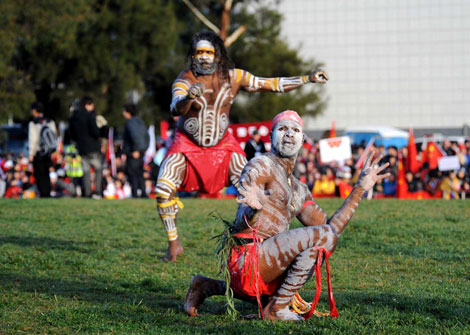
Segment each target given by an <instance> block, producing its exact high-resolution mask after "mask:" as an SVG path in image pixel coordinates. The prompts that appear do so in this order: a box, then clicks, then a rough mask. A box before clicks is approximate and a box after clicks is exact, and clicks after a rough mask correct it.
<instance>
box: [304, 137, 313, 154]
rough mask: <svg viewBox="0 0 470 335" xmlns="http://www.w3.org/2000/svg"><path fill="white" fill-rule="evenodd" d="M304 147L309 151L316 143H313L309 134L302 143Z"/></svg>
mask: <svg viewBox="0 0 470 335" xmlns="http://www.w3.org/2000/svg"><path fill="white" fill-rule="evenodd" d="M302 147H303V148H304V149H305V150H307V151H308V152H310V151H312V149H313V147H314V145H313V141H312V140H311V139H310V138H309V137H308V136H305V142H304V144H303V145H302Z"/></svg>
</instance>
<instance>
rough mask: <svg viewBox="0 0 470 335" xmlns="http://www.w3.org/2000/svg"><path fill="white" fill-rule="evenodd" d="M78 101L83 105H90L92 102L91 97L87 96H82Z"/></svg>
mask: <svg viewBox="0 0 470 335" xmlns="http://www.w3.org/2000/svg"><path fill="white" fill-rule="evenodd" d="M80 102H81V103H82V106H83V107H85V106H86V105H91V104H92V103H93V98H92V97H89V96H87V95H86V96H84V97H83V98H82V99H81V100H80Z"/></svg>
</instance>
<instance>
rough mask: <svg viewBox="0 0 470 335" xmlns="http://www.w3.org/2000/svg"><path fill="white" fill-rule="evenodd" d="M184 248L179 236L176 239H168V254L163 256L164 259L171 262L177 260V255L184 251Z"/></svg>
mask: <svg viewBox="0 0 470 335" xmlns="http://www.w3.org/2000/svg"><path fill="white" fill-rule="evenodd" d="M183 251H184V249H183V246H182V245H181V242H180V240H179V238H177V239H176V240H174V241H168V249H167V250H166V255H165V256H164V257H163V260H165V261H169V262H175V261H176V257H178V256H179V255H181V254H182V253H183Z"/></svg>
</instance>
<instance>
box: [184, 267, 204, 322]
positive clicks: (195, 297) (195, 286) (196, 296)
mask: <svg viewBox="0 0 470 335" xmlns="http://www.w3.org/2000/svg"><path fill="white" fill-rule="evenodd" d="M205 279H206V277H204V276H201V275H195V276H193V278H191V283H190V284H189V288H188V292H187V293H186V297H185V298H184V310H185V311H186V313H188V315H189V316H199V314H197V307H199V305H200V304H202V303H203V302H204V299H205V297H204V296H203V294H202V289H201V286H202V284H203V282H204V281H205Z"/></svg>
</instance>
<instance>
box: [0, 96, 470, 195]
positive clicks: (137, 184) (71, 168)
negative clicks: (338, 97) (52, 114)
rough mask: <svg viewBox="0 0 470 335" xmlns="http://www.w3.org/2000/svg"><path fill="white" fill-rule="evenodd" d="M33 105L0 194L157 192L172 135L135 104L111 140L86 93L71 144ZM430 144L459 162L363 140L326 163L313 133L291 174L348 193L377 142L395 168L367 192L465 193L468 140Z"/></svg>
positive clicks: (326, 191)
mask: <svg viewBox="0 0 470 335" xmlns="http://www.w3.org/2000/svg"><path fill="white" fill-rule="evenodd" d="M31 109H32V119H31V121H30V122H29V125H28V135H29V139H28V140H29V148H30V149H29V156H25V155H24V154H17V155H14V154H11V153H3V154H0V197H5V198H35V197H92V198H95V199H100V198H106V199H125V198H131V197H133V198H146V197H154V196H155V194H154V189H155V181H156V180H157V176H158V170H159V164H160V162H161V161H162V159H163V156H164V154H165V150H166V147H168V145H169V144H170V143H171V142H170V140H167V141H166V143H165V142H163V141H152V142H151V143H152V144H150V145H149V143H150V139H149V137H148V136H149V135H148V132H147V128H146V126H145V124H144V123H143V121H142V120H141V119H140V118H139V117H138V115H137V114H138V113H137V109H136V107H135V106H133V105H125V106H124V107H123V111H122V114H123V123H124V131H123V134H122V135H123V136H122V140H121V141H118V142H114V141H113V139H112V138H110V137H109V134H110V132H109V129H108V128H107V127H106V120H104V119H103V118H101V117H100V116H97V115H96V112H95V110H94V104H93V99H91V98H89V97H84V98H82V99H81V101H80V103H77V105H76V106H74V108H73V110H72V111H71V112H72V113H71V117H70V120H69V132H70V138H71V141H70V143H69V144H67V145H64V144H63V139H62V138H61V136H58V135H59V134H57V129H56V126H55V124H54V122H53V121H51V120H49V119H47V118H46V117H45V116H44V113H43V111H42V106H41V105H40V104H38V103H33V104H32V106H31ZM260 138H261V136H260V135H259V134H258V133H257V132H256V131H255V132H254V133H253V134H252V138H251V140H250V141H249V142H247V144H246V145H245V152H246V154H247V158H248V159H251V158H253V157H255V156H256V155H259V154H262V153H264V152H265V151H266V149H265V147H264V144H263V142H262V141H260ZM433 145H434V146H435V147H434V149H435V150H438V151H439V152H442V154H444V155H447V156H456V157H458V162H459V168H456V169H453V170H450V171H440V170H439V169H438V167H437V160H434V161H432V160H430V159H429V157H428V156H429V152H427V151H428V150H429V146H428V148H426V150H421V151H418V152H417V153H413V155H415V156H414V158H413V159H414V160H415V166H414V167H411V165H410V159H411V155H410V154H409V152H408V147H403V148H401V149H397V148H396V147H394V146H390V147H387V148H385V147H384V146H378V147H374V146H373V145H369V146H367V147H366V146H365V144H362V145H353V146H352V158H350V159H347V160H345V161H343V162H332V163H329V164H323V163H322V162H321V159H320V150H319V142H318V141H313V140H311V139H308V140H307V141H306V142H305V145H304V147H303V148H302V150H301V152H300V154H299V156H298V161H297V164H296V167H295V170H294V174H295V175H296V176H297V177H298V178H299V179H300V180H301V181H303V182H304V183H305V184H307V186H308V187H309V189H310V190H311V192H312V194H313V197H314V198H320V197H343V198H345V197H347V196H348V194H349V193H350V191H351V190H352V187H353V185H354V184H355V182H356V180H357V178H358V174H359V172H360V169H361V167H362V163H363V160H364V158H365V156H366V154H367V153H368V152H369V151H371V150H374V151H376V152H377V154H379V153H380V154H382V155H383V158H382V161H381V163H380V164H383V163H387V162H388V163H389V167H388V168H387V169H386V172H390V177H389V178H386V179H384V180H383V181H380V182H378V183H377V184H376V185H375V187H374V189H373V191H372V192H369V194H368V197H369V198H388V197H398V198H414V199H422V198H444V199H466V198H468V197H469V196H470V142H469V141H468V140H467V141H465V142H464V143H460V144H459V143H455V142H450V141H448V140H444V141H443V143H442V147H441V146H439V145H438V144H436V143H433ZM152 146H154V148H151V147H152ZM149 148H150V149H152V150H149ZM431 149H433V148H431ZM416 164H417V165H416ZM180 196H203V197H206V196H210V197H223V196H236V190H235V189H234V188H233V187H230V188H227V189H225V190H223V191H222V192H221V193H219V194H216V195H201V194H197V193H196V194H181V195H180Z"/></svg>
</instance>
